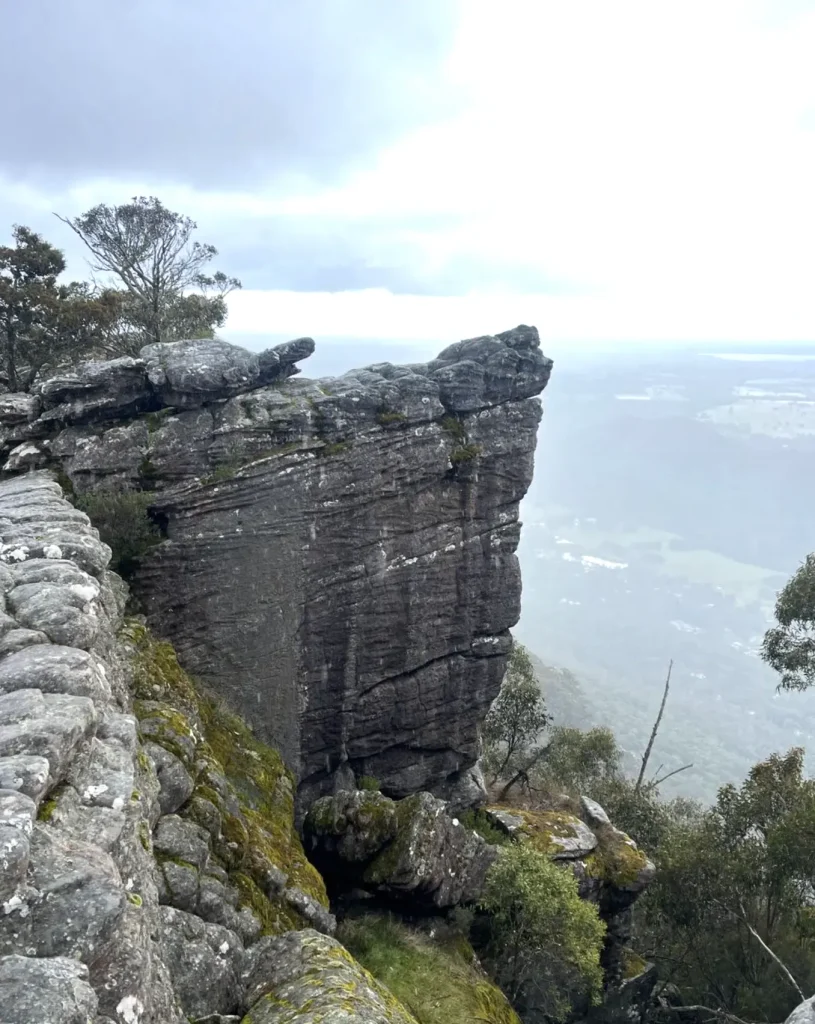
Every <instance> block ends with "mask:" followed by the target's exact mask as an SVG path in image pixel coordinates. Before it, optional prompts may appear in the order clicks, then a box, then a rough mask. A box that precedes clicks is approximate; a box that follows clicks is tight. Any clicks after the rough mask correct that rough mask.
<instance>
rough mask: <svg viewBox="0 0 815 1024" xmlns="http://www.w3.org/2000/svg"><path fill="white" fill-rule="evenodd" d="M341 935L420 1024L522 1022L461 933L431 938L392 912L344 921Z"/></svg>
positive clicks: (500, 1023)
mask: <svg viewBox="0 0 815 1024" xmlns="http://www.w3.org/2000/svg"><path fill="white" fill-rule="evenodd" d="M338 937H339V939H340V941H341V942H342V943H343V944H344V945H345V946H346V947H347V949H348V950H349V951H350V952H351V953H352V954H353V955H354V956H355V957H356V959H357V960H358V961H359V962H360V963H361V964H362V966H363V967H365V968H366V969H367V970H369V971H370V972H371V974H372V975H373V976H374V977H375V978H376V979H377V981H380V982H381V983H382V984H383V985H386V986H387V988H388V989H389V990H390V991H391V992H392V993H393V994H394V995H395V996H396V998H397V999H398V1000H399V1001H400V1002H401V1003H402V1005H403V1006H404V1007H405V1008H406V1009H407V1010H409V1011H410V1012H411V1013H412V1014H413V1016H414V1017H415V1018H416V1020H417V1021H418V1024H471V1022H473V1021H481V1022H482V1024H519V1021H518V1017H517V1015H516V1014H515V1012H514V1011H513V1010H512V1008H511V1007H510V1005H509V1003H508V1002H507V999H506V997H505V996H504V995H503V994H502V992H501V991H500V990H499V989H498V988H497V987H496V986H495V985H493V984H492V983H491V982H490V981H489V980H488V979H487V977H486V976H485V975H484V973H483V971H482V970H481V969H480V967H479V965H478V961H477V960H476V958H475V954H474V953H473V951H472V948H471V947H470V946H469V943H468V942H467V941H466V940H465V939H463V938H462V937H461V936H457V935H456V934H455V933H452V932H449V933H443V934H442V936H441V937H440V938H437V939H431V938H430V937H429V936H428V935H427V934H425V933H423V932H420V931H418V930H414V929H411V928H409V927H408V926H407V925H405V924H403V923H402V922H400V921H398V920H397V919H395V918H393V917H391V916H384V915H383V916H373V915H371V916H367V915H366V916H365V917H358V918H348V919H346V920H345V921H343V923H342V925H341V926H340V930H339V935H338Z"/></svg>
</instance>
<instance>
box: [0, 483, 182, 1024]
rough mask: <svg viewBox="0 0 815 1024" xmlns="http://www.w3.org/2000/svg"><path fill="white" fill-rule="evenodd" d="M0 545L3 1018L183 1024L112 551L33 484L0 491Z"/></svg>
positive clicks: (53, 493) (48, 486)
mask: <svg viewBox="0 0 815 1024" xmlns="http://www.w3.org/2000/svg"><path fill="white" fill-rule="evenodd" d="M0 541H1V543H0V590H1V591H2V617H1V625H0V630H1V631H2V641H0V643H1V644H2V647H3V650H4V652H5V653H4V655H3V657H2V658H0V679H2V682H0V781H2V785H3V787H4V788H3V789H2V790H1V791H0V809H2V824H0V832H2V845H3V858H4V863H3V876H2V885H3V893H2V899H3V903H2V908H1V909H2V913H1V914H0V1020H3V1021H8V1022H10V1024H11V1022H18V1021H19V1022H23V1021H32V1022H33V1021H38V1022H42V1021H46V1020H47V1021H54V1022H57V1021H59V1022H65V1024H68V1022H72V1024H73V1022H79V1021H81V1022H82V1024H86V1022H87V1021H88V1020H89V1019H93V1017H94V1015H95V1014H96V1013H99V1014H100V1015H102V1016H104V1017H106V1018H109V1019H111V1020H113V1021H117V1022H122V1024H133V1022H136V1021H144V1022H147V1021H166V1022H167V1024H176V1022H178V1024H181V1022H182V1021H183V1020H184V1017H183V1015H182V1014H181V1010H180V1007H179V1006H178V1004H177V1002H176V999H175V995H174V992H173V988H172V984H171V981H170V977H169V975H168V972H167V969H166V967H165V964H164V961H163V958H162V952H161V946H160V943H159V942H158V941H157V936H158V933H159V907H158V893H157V887H156V870H155V862H154V860H153V858H152V857H151V856H150V855H149V853H148V850H147V849H146V848H145V845H143V844H142V842H141V841H140V837H141V836H142V835H146V836H148V837H149V835H150V827H151V824H152V823H153V822H154V820H155V811H156V808H155V801H154V798H155V792H156V789H157V787H156V785H155V776H154V775H153V774H152V772H151V771H150V768H149V764H144V765H143V764H142V763H140V761H139V758H138V756H137V751H138V736H137V729H136V720H135V718H134V717H133V715H132V714H130V713H129V706H128V704H129V697H128V691H127V683H126V668H125V665H124V662H123V661H122V659H121V657H120V652H119V651H118V648H117V644H116V641H115V634H116V630H117V628H118V624H119V621H120V616H121V612H122V605H123V596H124V591H123V588H122V585H121V582H120V581H119V580H118V579H117V578H116V577H114V576H113V575H112V574H110V573H108V572H107V571H106V569H105V565H106V564H107V561H108V558H109V557H110V552H109V550H108V549H107V548H106V547H105V545H104V544H101V543H100V541H99V538H98V535H97V534H96V531H95V530H93V529H92V528H91V527H90V525H89V523H88V520H87V517H86V516H84V515H83V514H82V513H81V512H78V511H76V510H75V509H74V508H72V507H71V506H70V505H69V504H68V503H67V502H65V501H64V500H63V499H62V497H61V492H60V489H59V487H58V486H57V485H56V484H55V483H53V482H52V481H51V480H49V479H47V478H45V477H43V476H40V475H37V474H34V475H31V476H27V477H25V478H22V479H20V480H12V481H7V482H5V483H3V484H0Z"/></svg>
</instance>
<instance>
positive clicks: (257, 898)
mask: <svg viewBox="0 0 815 1024" xmlns="http://www.w3.org/2000/svg"><path fill="white" fill-rule="evenodd" d="M120 635H121V638H122V639H123V640H124V641H125V642H126V643H127V644H128V646H129V648H130V650H131V652H132V664H133V691H134V697H135V698H136V699H135V700H134V710H135V712H136V715H137V716H138V717H139V719H140V725H141V728H142V731H143V732H144V733H145V734H146V735H148V736H149V738H150V740H151V742H154V743H158V744H159V745H160V746H163V747H164V748H165V749H167V750H169V751H170V752H171V753H173V754H175V755H176V756H177V757H179V758H180V759H181V760H182V761H183V762H184V763H185V764H186V766H187V768H188V770H190V771H192V772H193V775H194V781H195V784H196V786H195V790H194V792H193V796H192V799H191V804H192V803H193V802H194V800H195V798H197V797H200V798H202V799H204V800H207V801H209V803H211V804H212V805H213V806H214V807H215V808H216V809H217V811H218V813H219V814H220V816H221V831H222V842H220V843H219V842H215V843H214V853H215V856H216V859H217V860H218V861H219V863H221V864H222V866H223V867H224V868H225V869H226V870H227V872H228V873H229V876H230V880H231V881H232V882H233V884H234V885H236V887H237V888H238V890H239V891H240V893H241V896H242V903H241V905H242V906H248V907H250V908H251V909H252V910H253V911H254V913H255V914H256V915H257V917H258V918H259V919H260V921H261V923H262V925H263V928H264V932H266V933H267V934H279V933H280V932H282V931H288V930H290V929H291V928H295V927H303V926H304V924H305V922H304V921H302V920H301V919H300V917H299V915H297V914H296V912H295V911H293V910H292V909H291V908H290V907H288V905H287V904H286V903H285V902H284V901H283V900H282V899H278V898H276V897H275V895H274V893H273V892H267V891H266V889H265V888H264V887H265V886H266V877H267V875H268V872H269V868H270V867H271V866H273V867H276V868H279V869H280V870H281V871H283V872H284V873H285V875H286V876H287V879H288V883H287V884H288V885H289V886H294V887H297V888H299V889H302V890H303V892H305V893H307V894H308V895H309V896H312V897H313V898H314V899H316V900H317V901H318V902H319V903H321V904H322V905H323V906H324V907H327V906H328V897H327V895H326V891H325V885H324V883H323V880H322V878H321V877H320V875H319V873H318V872H317V870H316V868H314V867H313V865H312V864H310V863H309V861H308V860H307V858H306V855H305V853H304V852H303V847H302V844H301V842H300V837H299V836H298V834H297V831H296V829H295V827H294V779H293V777H292V775H291V773H290V772H289V771H288V769H287V768H286V766H285V765H284V763H283V760H282V758H281V757H280V754H279V753H278V752H277V751H276V750H274V749H273V748H272V747H269V746H267V745H266V744H265V743H261V742H260V741H259V740H258V739H257V738H256V737H255V736H254V735H253V733H252V732H251V730H250V729H249V728H248V726H247V725H246V723H245V722H244V721H243V720H242V719H241V718H240V717H239V716H237V715H235V714H233V713H232V712H231V711H229V710H228V709H226V708H225V707H223V706H222V705H221V704H220V703H219V702H218V701H217V700H215V699H214V698H213V697H212V696H210V695H208V694H206V693H204V692H203V691H202V690H201V689H200V688H199V687H198V686H197V685H196V684H195V683H194V682H193V680H192V679H191V678H190V677H189V676H188V675H187V673H186V672H185V671H184V670H183V669H182V668H181V666H180V665H179V663H178V659H177V657H176V654H175V651H174V650H173V648H172V646H171V645H170V644H168V643H164V642H162V641H159V640H156V638H155V637H153V635H152V634H151V632H150V631H149V630H148V629H147V628H146V627H145V626H144V625H143V624H141V623H139V622H136V621H129V622H127V623H126V624H125V626H124V628H123V629H122V631H121V634H120ZM181 813H182V814H184V813H185V808H182V809H181ZM233 844H234V845H233Z"/></svg>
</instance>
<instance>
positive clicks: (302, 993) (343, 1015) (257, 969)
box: [241, 928, 416, 1024]
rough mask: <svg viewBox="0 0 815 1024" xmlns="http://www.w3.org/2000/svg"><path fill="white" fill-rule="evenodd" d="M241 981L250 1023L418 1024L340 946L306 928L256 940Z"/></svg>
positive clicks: (247, 953) (246, 955)
mask: <svg viewBox="0 0 815 1024" xmlns="http://www.w3.org/2000/svg"><path fill="white" fill-rule="evenodd" d="M241 981H242V983H243V986H244V989H245V992H246V1003H247V1005H248V1006H249V1008H250V1016H251V1020H252V1024H283V1022H284V1021H290V1020H292V1019H296V1020H297V1021H298V1024H319V1022H321V1021H325V1020H334V1019H337V1020H340V1019H341V1020H343V1021H345V1022H347V1024H416V1022H415V1020H414V1018H413V1017H412V1016H411V1015H410V1014H409V1013H408V1012H407V1010H405V1008H404V1007H403V1006H402V1005H401V1004H400V1003H399V1002H398V1001H397V1000H396V999H395V998H394V997H393V996H392V995H391V993H390V992H388V990H387V989H386V988H385V987H384V986H383V985H381V984H380V983H379V982H378V981H376V980H375V979H374V978H373V977H372V976H371V975H370V974H369V973H368V972H367V971H366V970H365V969H364V968H363V967H360V965H359V964H358V963H357V962H356V961H355V960H354V959H353V957H352V956H351V955H350V954H349V953H348V951H347V950H346V949H345V947H344V946H341V945H340V943H339V942H337V940H336V939H332V938H330V937H328V936H327V935H321V934H319V933H318V932H315V931H312V930H311V929H308V928H306V929H304V930H303V931H298V932H289V933H288V934H286V935H281V936H279V937H278V938H264V939H261V940H260V941H259V942H257V943H255V945H254V946H252V947H251V948H250V949H248V950H247V952H246V954H245V957H244V961H243V969H242V972H241Z"/></svg>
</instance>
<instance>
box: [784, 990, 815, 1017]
mask: <svg viewBox="0 0 815 1024" xmlns="http://www.w3.org/2000/svg"><path fill="white" fill-rule="evenodd" d="M813 1022H815V996H813V997H812V998H811V999H806V1000H805V1001H804V1002H803V1003H799V1004H798V1005H797V1006H796V1007H795V1009H794V1010H793V1011H792V1013H791V1014H790V1015H789V1017H787V1019H786V1021H785V1022H784V1024H813Z"/></svg>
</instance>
